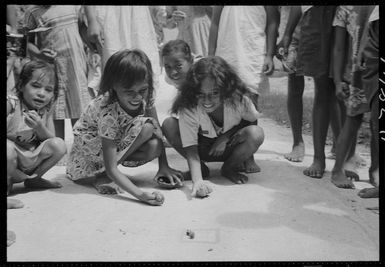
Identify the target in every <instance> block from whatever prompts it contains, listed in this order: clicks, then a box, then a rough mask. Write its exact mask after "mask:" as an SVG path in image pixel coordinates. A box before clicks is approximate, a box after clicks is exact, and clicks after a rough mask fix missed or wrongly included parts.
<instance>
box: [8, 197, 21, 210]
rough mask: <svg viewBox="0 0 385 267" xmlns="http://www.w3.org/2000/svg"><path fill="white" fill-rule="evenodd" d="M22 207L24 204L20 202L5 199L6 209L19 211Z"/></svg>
mask: <svg viewBox="0 0 385 267" xmlns="http://www.w3.org/2000/svg"><path fill="white" fill-rule="evenodd" d="M22 207H24V204H23V202H21V201H20V200H18V199H12V198H7V209H20V208H22Z"/></svg>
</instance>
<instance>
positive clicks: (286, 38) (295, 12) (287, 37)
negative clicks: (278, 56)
mask: <svg viewBox="0 0 385 267" xmlns="http://www.w3.org/2000/svg"><path fill="white" fill-rule="evenodd" d="M301 16H302V10H301V6H291V7H290V12H289V18H288V20H287V24H286V28H285V32H284V34H283V37H282V41H281V42H282V46H283V49H284V53H285V54H287V53H288V49H289V45H290V43H291V38H292V36H293V32H294V30H295V28H296V27H297V24H298V22H299V20H300V19H301Z"/></svg>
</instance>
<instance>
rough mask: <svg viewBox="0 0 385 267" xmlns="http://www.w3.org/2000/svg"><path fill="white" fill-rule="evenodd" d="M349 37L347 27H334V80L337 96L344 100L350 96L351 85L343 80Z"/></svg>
mask: <svg viewBox="0 0 385 267" xmlns="http://www.w3.org/2000/svg"><path fill="white" fill-rule="evenodd" d="M346 37H347V32H346V29H345V28H343V27H339V26H336V27H334V42H333V80H334V84H335V86H336V96H337V97H338V98H339V99H341V100H343V99H345V98H346V97H348V95H347V92H349V86H348V85H347V84H346V83H345V82H344V81H343V71H344V61H345V50H346V49H347V48H346V47H345V40H346Z"/></svg>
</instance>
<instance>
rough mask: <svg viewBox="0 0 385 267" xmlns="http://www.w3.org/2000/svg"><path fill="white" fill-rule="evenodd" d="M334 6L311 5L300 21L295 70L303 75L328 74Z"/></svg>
mask: <svg viewBox="0 0 385 267" xmlns="http://www.w3.org/2000/svg"><path fill="white" fill-rule="evenodd" d="M335 10H336V6H313V7H312V8H311V9H310V10H308V11H307V12H305V14H304V15H303V17H302V21H301V33H300V39H299V45H298V58H297V66H296V67H297V71H298V72H299V73H302V74H303V75H305V76H311V77H320V76H324V75H328V76H329V75H330V69H329V68H330V66H331V64H330V63H331V50H332V43H333V26H332V22H333V19H334V14H335Z"/></svg>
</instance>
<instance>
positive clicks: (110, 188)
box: [93, 123, 163, 194]
mask: <svg viewBox="0 0 385 267" xmlns="http://www.w3.org/2000/svg"><path fill="white" fill-rule="evenodd" d="M153 134H154V126H153V125H152V124H150V123H145V124H144V126H143V128H142V130H141V132H140V133H139V135H138V137H137V138H136V139H135V141H134V143H133V144H132V145H131V146H130V147H129V149H128V150H127V151H125V152H124V154H123V155H121V156H120V155H118V158H119V161H118V163H119V164H120V163H121V162H123V161H125V160H135V161H143V160H144V161H151V160H153V159H155V158H158V157H159V155H160V153H161V151H162V146H163V143H162V140H160V139H158V138H154V137H153ZM93 185H94V187H95V188H96V190H97V191H98V192H99V193H101V194H116V193H119V192H122V190H121V189H120V188H119V187H118V186H117V185H116V184H115V183H114V182H113V181H112V180H111V179H110V178H109V177H108V176H107V175H106V174H105V173H103V174H100V175H98V176H96V177H95V181H94V182H93Z"/></svg>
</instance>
